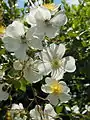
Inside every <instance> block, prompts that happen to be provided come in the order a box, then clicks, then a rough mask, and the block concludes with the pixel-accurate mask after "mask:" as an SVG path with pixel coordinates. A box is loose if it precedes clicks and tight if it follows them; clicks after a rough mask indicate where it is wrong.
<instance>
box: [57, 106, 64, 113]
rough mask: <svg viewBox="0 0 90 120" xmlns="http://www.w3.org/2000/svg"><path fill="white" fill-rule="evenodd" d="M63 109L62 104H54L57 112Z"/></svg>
mask: <svg viewBox="0 0 90 120" xmlns="http://www.w3.org/2000/svg"><path fill="white" fill-rule="evenodd" d="M62 110H63V106H56V112H57V113H58V114H59V113H60V112H62Z"/></svg>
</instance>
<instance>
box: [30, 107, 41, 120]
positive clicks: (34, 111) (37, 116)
mask: <svg viewBox="0 0 90 120" xmlns="http://www.w3.org/2000/svg"><path fill="white" fill-rule="evenodd" d="M37 107H39V106H35V108H34V109H32V110H30V116H31V117H32V118H33V119H34V120H41V117H40V113H39V112H38V108H37Z"/></svg>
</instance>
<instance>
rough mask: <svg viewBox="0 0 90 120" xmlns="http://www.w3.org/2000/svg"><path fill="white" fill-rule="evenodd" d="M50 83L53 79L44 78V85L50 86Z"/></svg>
mask: <svg viewBox="0 0 90 120" xmlns="http://www.w3.org/2000/svg"><path fill="white" fill-rule="evenodd" d="M52 81H53V79H52V78H50V77H46V78H45V82H46V84H48V85H49V84H51V83H52Z"/></svg>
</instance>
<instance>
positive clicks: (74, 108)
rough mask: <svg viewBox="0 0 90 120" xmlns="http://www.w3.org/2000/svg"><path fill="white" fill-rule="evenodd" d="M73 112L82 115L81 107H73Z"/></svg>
mask: <svg viewBox="0 0 90 120" xmlns="http://www.w3.org/2000/svg"><path fill="white" fill-rule="evenodd" d="M71 110H72V111H73V112H74V113H80V112H79V107H78V106H77V105H74V106H73V107H71Z"/></svg>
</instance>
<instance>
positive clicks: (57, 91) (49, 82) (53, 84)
mask: <svg viewBox="0 0 90 120" xmlns="http://www.w3.org/2000/svg"><path fill="white" fill-rule="evenodd" d="M45 82H46V84H45V85H42V86H41V90H42V91H43V92H45V93H49V95H48V97H47V99H48V100H49V101H50V102H51V104H53V105H57V104H58V100H60V101H61V103H63V102H67V101H68V100H70V98H71V97H70V95H69V94H68V92H70V89H69V88H68V87H67V85H66V83H65V82H64V81H60V82H58V81H57V80H54V79H52V78H49V77H47V78H46V79H45Z"/></svg>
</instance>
